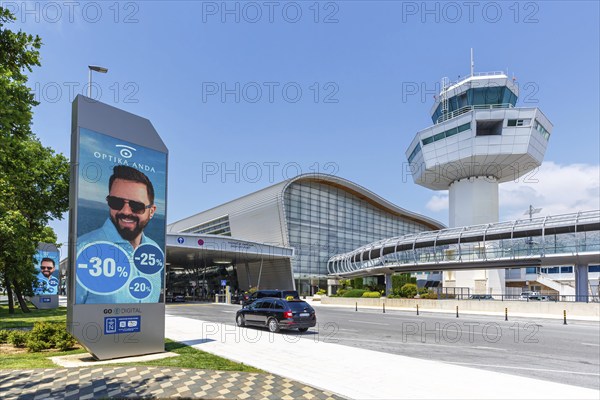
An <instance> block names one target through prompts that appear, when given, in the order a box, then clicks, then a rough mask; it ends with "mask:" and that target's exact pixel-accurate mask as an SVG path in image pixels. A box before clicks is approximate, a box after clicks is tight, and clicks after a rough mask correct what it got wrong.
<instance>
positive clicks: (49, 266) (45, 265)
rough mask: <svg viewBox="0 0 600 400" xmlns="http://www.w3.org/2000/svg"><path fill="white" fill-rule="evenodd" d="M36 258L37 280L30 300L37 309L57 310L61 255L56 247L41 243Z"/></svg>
mask: <svg viewBox="0 0 600 400" xmlns="http://www.w3.org/2000/svg"><path fill="white" fill-rule="evenodd" d="M34 258H35V264H34V266H35V269H36V277H35V278H36V279H35V281H34V282H33V297H32V298H31V299H30V300H31V302H32V303H33V305H34V306H36V307H37V308H56V307H58V295H59V290H60V289H59V282H60V270H59V264H60V253H59V251H58V249H57V248H56V246H55V245H53V244H49V243H40V244H39V245H38V248H37V252H36V254H35V256H34Z"/></svg>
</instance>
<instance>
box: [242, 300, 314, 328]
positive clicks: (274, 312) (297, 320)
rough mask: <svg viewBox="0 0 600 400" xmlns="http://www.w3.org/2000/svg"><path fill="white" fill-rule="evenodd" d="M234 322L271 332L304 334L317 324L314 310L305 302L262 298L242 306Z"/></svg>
mask: <svg viewBox="0 0 600 400" xmlns="http://www.w3.org/2000/svg"><path fill="white" fill-rule="evenodd" d="M235 320H236V322H237V325H238V326H246V325H256V326H264V327H267V328H269V331H271V332H279V330H280V329H298V330H299V331H300V332H306V331H307V330H308V328H311V327H313V326H315V325H316V324H317V316H316V315H315V310H314V309H313V308H312V307H311V306H310V305H309V304H308V303H307V302H305V301H302V300H283V299H277V298H262V299H258V300H256V301H254V302H253V303H252V304H250V305H248V306H244V307H243V308H242V309H241V310H239V311H238V312H237V313H236V315H235Z"/></svg>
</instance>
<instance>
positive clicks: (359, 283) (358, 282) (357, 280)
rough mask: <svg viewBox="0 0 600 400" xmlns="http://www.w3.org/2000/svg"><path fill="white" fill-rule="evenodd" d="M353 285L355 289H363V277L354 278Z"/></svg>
mask: <svg viewBox="0 0 600 400" xmlns="http://www.w3.org/2000/svg"><path fill="white" fill-rule="evenodd" d="M352 287H353V288H354V289H363V288H364V285H363V278H354V279H352Z"/></svg>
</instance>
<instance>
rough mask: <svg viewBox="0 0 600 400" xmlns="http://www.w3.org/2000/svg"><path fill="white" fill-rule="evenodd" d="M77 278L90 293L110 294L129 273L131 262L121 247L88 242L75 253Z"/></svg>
mask: <svg viewBox="0 0 600 400" xmlns="http://www.w3.org/2000/svg"><path fill="white" fill-rule="evenodd" d="M75 268H76V270H77V275H76V276H77V280H78V281H79V283H80V284H81V285H82V286H83V287H84V288H86V289H88V290H89V291H90V292H92V293H96V294H111V293H114V292H116V291H117V290H119V289H121V288H122V287H123V286H125V284H127V281H128V280H129V277H130V275H131V262H130V261H129V257H127V254H126V253H125V251H124V250H123V249H121V248H120V247H118V246H115V245H114V244H112V243H108V242H95V243H90V244H89V245H87V246H85V247H84V248H82V249H81V250H80V251H79V254H78V255H77V263H76V264H75Z"/></svg>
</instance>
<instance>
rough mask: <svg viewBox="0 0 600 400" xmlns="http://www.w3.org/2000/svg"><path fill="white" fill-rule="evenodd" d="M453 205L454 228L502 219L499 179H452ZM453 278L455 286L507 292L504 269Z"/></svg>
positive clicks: (474, 290) (482, 291)
mask: <svg viewBox="0 0 600 400" xmlns="http://www.w3.org/2000/svg"><path fill="white" fill-rule="evenodd" d="M449 207H450V215H449V217H450V218H449V223H450V227H451V228H454V227H459V226H469V225H478V224H488V223H493V222H498V219H499V215H498V210H499V206H498V181H497V180H496V178H494V177H490V176H481V177H472V178H465V179H460V180H457V181H454V182H452V183H451V184H450V188H449ZM481 246H483V243H482V244H481ZM480 251H486V250H485V249H480ZM444 275H445V280H446V279H448V274H444ZM453 278H454V286H455V287H468V288H470V289H471V293H477V294H501V293H503V292H504V287H505V272H504V269H490V270H483V269H482V270H470V271H455V273H454V276H453Z"/></svg>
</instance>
